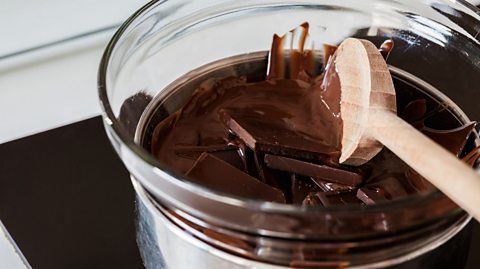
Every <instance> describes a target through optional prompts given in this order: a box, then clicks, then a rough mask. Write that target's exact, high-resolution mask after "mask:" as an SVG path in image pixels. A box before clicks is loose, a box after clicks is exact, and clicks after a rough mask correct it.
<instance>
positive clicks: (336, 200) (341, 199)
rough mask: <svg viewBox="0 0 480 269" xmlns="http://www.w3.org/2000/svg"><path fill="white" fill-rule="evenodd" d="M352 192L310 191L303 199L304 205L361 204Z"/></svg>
mask: <svg viewBox="0 0 480 269" xmlns="http://www.w3.org/2000/svg"><path fill="white" fill-rule="evenodd" d="M361 203H362V201H360V200H359V199H358V198H357V197H356V195H355V193H354V192H350V191H348V192H311V193H309V194H308V195H307V197H306V198H305V200H304V201H303V205H306V206H318V205H323V206H325V207H328V206H334V205H347V204H361Z"/></svg>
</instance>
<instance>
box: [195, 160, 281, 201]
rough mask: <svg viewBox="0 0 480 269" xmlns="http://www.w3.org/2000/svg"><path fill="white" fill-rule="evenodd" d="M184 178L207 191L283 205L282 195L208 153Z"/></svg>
mask: <svg viewBox="0 0 480 269" xmlns="http://www.w3.org/2000/svg"><path fill="white" fill-rule="evenodd" d="M186 176H187V177H188V178H189V179H190V180H191V181H192V182H195V183H197V184H201V185H202V186H205V187H207V188H209V189H212V190H215V191H219V192H224V193H228V194H230V195H235V196H239V197H243V198H248V199H261V200H264V201H269V202H278V203H285V197H284V196H283V193H282V192H281V191H279V190H277V189H275V188H272V187H270V186H268V185H266V184H264V183H262V182H260V181H259V180H257V179H256V178H254V177H251V176H250V175H248V174H246V173H244V172H242V171H241V170H239V169H237V168H235V167H234V166H232V165H230V164H228V163H227V162H225V161H223V160H220V159H219V158H217V157H215V156H213V155H212V154H209V153H203V154H202V155H200V157H199V158H198V160H197V161H196V162H195V164H194V165H193V167H192V168H191V169H190V170H189V171H188V172H187V173H186Z"/></svg>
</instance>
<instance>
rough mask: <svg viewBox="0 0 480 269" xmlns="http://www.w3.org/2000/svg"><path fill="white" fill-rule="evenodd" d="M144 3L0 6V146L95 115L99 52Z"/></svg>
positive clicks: (55, 0)
mask: <svg viewBox="0 0 480 269" xmlns="http://www.w3.org/2000/svg"><path fill="white" fill-rule="evenodd" d="M146 2H148V1H146V0H123V1H114V0H101V1H95V0H68V1H62V0H40V1H39V0H25V1H15V0H1V1H0V36H1V38H0V40H1V41H0V115H2V116H0V119H1V120H0V121H1V123H2V131H1V132H0V143H3V142H7V141H10V140H13V139H16V138H19V137H23V136H25V135H29V134H33V133H37V132H40V131H43V130H48V129H51V128H53V127H57V126H61V125H64V124H66V123H71V122H75V121H78V120H81V119H85V118H88V117H91V116H94V115H97V114H99V112H100V109H99V106H98V101H97V98H96V97H97V96H96V71H97V66H98V63H99V61H100V57H101V54H102V52H103V49H104V48H105V46H106V44H107V42H108V40H109V39H110V38H111V36H112V35H113V33H114V32H115V30H116V29H117V28H118V26H119V25H120V24H121V23H122V22H123V21H125V20H126V19H127V18H128V17H129V16H130V15H131V14H133V12H135V10H137V9H138V8H140V7H141V6H142V5H143V4H145V3H146ZM27 107H28V108H29V109H25V108H27ZM33 111H34V113H32V112H33ZM60 111H61V112H60ZM5 115H15V117H5Z"/></svg>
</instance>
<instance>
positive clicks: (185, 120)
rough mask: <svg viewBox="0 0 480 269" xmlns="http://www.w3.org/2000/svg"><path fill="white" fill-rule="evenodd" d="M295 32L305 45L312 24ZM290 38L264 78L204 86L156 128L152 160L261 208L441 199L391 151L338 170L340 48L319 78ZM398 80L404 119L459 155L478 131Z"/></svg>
mask: <svg viewBox="0 0 480 269" xmlns="http://www.w3.org/2000/svg"><path fill="white" fill-rule="evenodd" d="M294 31H300V35H299V36H300V41H299V42H300V43H302V42H303V43H305V39H306V38H307V36H308V35H307V32H308V25H306V24H304V25H302V26H301V27H300V28H298V29H296V30H294ZM284 39H285V38H284V37H278V36H276V35H275V36H274V41H273V44H272V50H271V52H270V65H269V69H268V70H265V72H266V75H265V76H261V75H257V76H241V77H226V78H221V79H216V80H215V81H214V82H213V83H211V82H210V83H204V84H202V85H201V86H200V87H199V88H198V89H197V90H196V91H195V92H194V93H193V95H192V96H191V98H190V99H189V100H188V101H187V103H186V104H185V105H184V106H183V107H181V108H180V109H179V110H178V111H177V112H175V113H173V114H171V115H170V116H168V117H167V118H165V119H164V120H163V121H161V122H160V123H159V124H158V125H157V126H156V127H155V128H154V132H153V136H152V140H151V151H152V153H153V154H154V155H155V156H156V157H157V158H158V159H160V160H161V161H162V162H164V163H165V164H167V165H168V166H170V167H171V168H173V169H174V170H175V171H177V172H179V173H181V174H184V175H186V176H187V178H189V179H190V180H191V181H193V182H195V183H198V184H200V185H203V186H205V187H208V188H210V189H213V190H216V191H219V192H222V193H225V194H227V195H232V196H235V197H243V198H249V199H258V200H263V201H275V202H286V203H293V204H299V205H302V204H303V205H304V206H330V205H339V204H349V203H352V204H357V203H363V204H367V205H368V204H375V203H378V202H383V201H388V200H392V199H396V198H399V197H404V196H408V195H411V194H416V193H420V192H427V191H431V190H433V189H434V187H433V186H432V185H430V184H429V183H428V182H427V181H426V180H425V179H423V178H422V177H421V176H420V175H418V174H417V173H416V172H415V171H413V170H412V169H411V168H410V167H408V166H407V165H406V164H405V163H403V161H401V160H400V159H399V158H398V157H396V156H395V155H394V154H393V153H391V152H390V151H389V150H388V149H383V150H382V151H381V152H380V153H379V154H378V155H377V156H376V157H374V158H373V159H372V160H371V161H369V162H368V163H366V164H364V165H362V166H360V167H349V166H345V165H341V164H339V163H338V157H339V151H340V148H341V144H340V143H341V132H342V121H341V115H340V81H339V79H338V75H337V73H336V68H335V58H336V55H335V49H336V47H335V46H331V45H329V46H324V56H323V57H324V58H323V62H324V68H322V69H323V70H324V71H323V72H322V73H320V74H315V72H316V71H315V68H316V67H315V65H318V63H313V61H314V53H312V51H308V50H303V47H302V46H301V48H302V49H299V50H293V49H292V48H290V49H288V48H285V44H284V43H285V41H284ZM393 48H394V45H393V42H392V41H391V40H385V42H384V43H383V44H382V45H381V46H380V48H379V50H380V52H381V53H382V55H384V57H385V58H388V55H389V54H390V52H391V51H392V49H393ZM320 65H321V64H320ZM262 77H263V78H262ZM258 78H261V79H258ZM393 79H394V83H395V88H396V91H397V105H398V107H399V116H401V117H402V118H404V119H405V120H406V121H407V122H409V123H411V124H412V125H413V126H415V127H416V128H418V129H419V130H421V131H422V132H424V133H425V134H426V135H427V136H429V137H430V138H432V139H433V140H435V141H436V142H438V143H439V144H440V145H442V146H444V147H445V148H447V149H448V150H450V151H451V152H452V153H454V154H457V155H459V156H460V155H461V154H462V152H463V151H464V147H465V143H466V141H467V139H468V138H469V136H470V135H471V133H472V130H473V129H474V126H475V123H470V124H467V125H465V126H461V125H460V124H459V123H458V121H457V122H455V119H454V118H453V117H452V116H451V115H450V114H449V113H448V107H445V105H443V104H438V103H436V102H435V101H434V100H431V99H426V98H425V97H424V96H423V98H419V95H418V94H417V93H415V91H416V89H415V87H413V86H412V85H411V84H409V83H405V82H404V81H402V80H398V79H396V78H395V77H394V78H393ZM431 121H435V122H441V123H444V122H445V126H446V127H445V129H451V126H452V125H454V126H457V127H456V128H454V129H452V130H437V129H433V128H431V127H429V122H431ZM436 126H438V124H436ZM437 128H438V127H437ZM405 143H408V141H405ZM200 170H202V171H203V172H201V173H200V172H199V171H200ZM259 189H260V190H263V191H261V193H260V192H259ZM278 193H280V194H282V195H281V197H282V198H279V197H280V195H279V194H278Z"/></svg>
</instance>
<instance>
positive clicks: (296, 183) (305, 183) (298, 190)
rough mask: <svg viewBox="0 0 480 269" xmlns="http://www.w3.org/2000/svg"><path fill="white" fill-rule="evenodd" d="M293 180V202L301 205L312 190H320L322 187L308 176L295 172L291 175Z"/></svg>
mask: <svg viewBox="0 0 480 269" xmlns="http://www.w3.org/2000/svg"><path fill="white" fill-rule="evenodd" d="M291 181H292V191H291V192H292V203H293V204H298V205H301V204H302V202H303V201H304V200H305V198H306V197H307V195H308V194H309V193H310V192H318V191H320V189H319V188H318V187H317V186H316V185H315V183H313V182H312V180H311V179H309V178H307V177H301V176H298V175H295V174H292V175H291Z"/></svg>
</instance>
